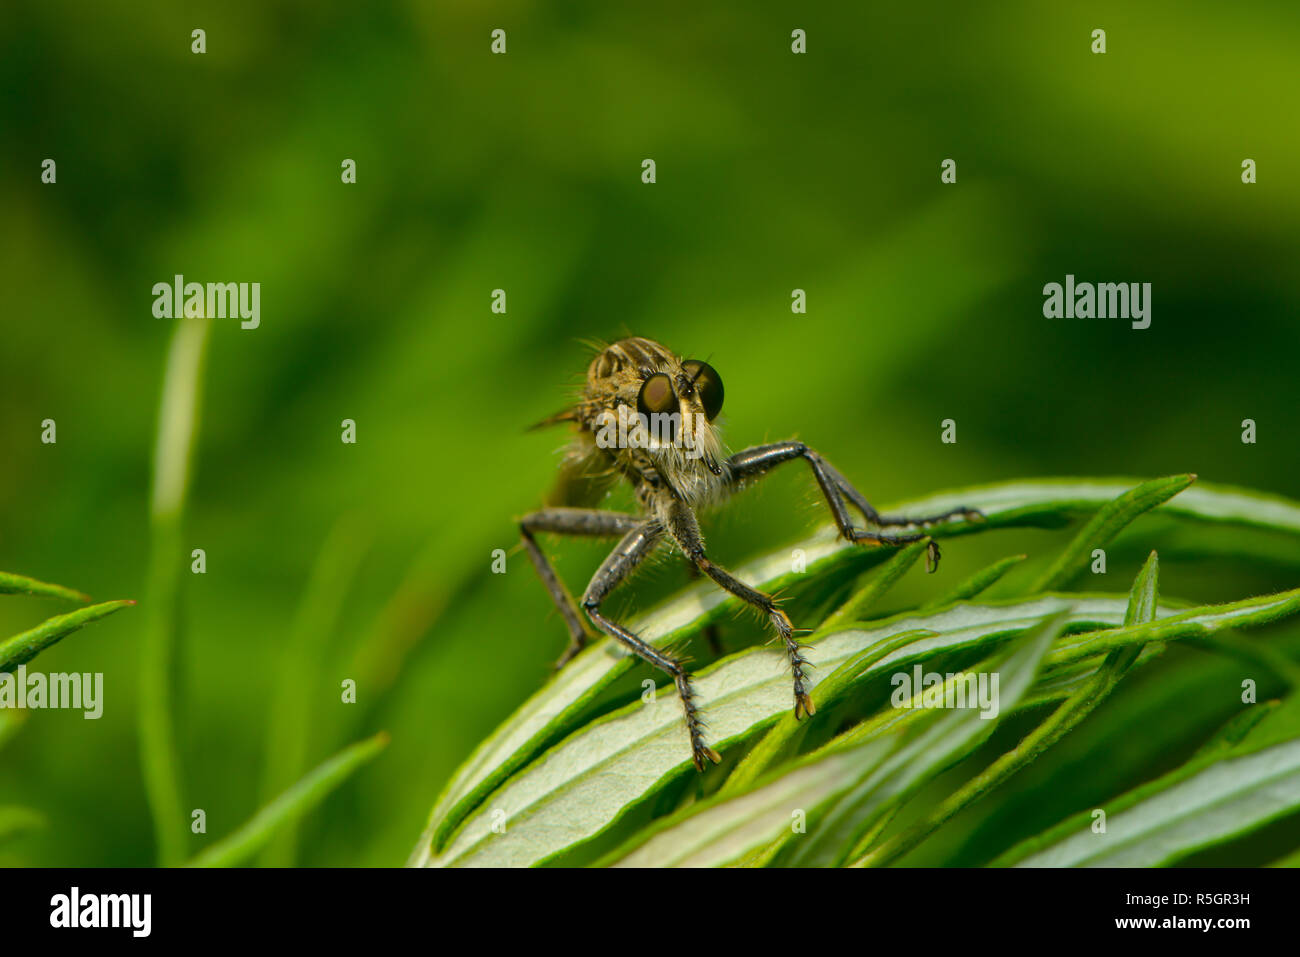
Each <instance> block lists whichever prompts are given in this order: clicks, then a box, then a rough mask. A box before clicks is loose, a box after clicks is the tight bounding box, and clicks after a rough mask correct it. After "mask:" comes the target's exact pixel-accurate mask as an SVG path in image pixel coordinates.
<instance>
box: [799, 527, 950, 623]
mask: <svg viewBox="0 0 1300 957" xmlns="http://www.w3.org/2000/svg"><path fill="white" fill-rule="evenodd" d="M928 543H929V539H923V540H921V541H919V542H913V543H912V544H911V545H908V546H906V547H905V548H900V549H899V550H898V551H897V552H895V553H894V554H893V555H892V556H891V557H890V559H889V561H887V562H885V564H884V567H882V568H881V569H880V570H879V571H878V572H875V573H873V574H872V576H871V578H870V580H869V581H868V582H867V584H866V585H864V586H863V587H862V588H859V589H858V590H857V591H856V592H854V593H853V594H852V595H850V596H849V599H848V600H847V601H846V602H844V604H843V605H841V606H840V607H839V608H837V609H835V610H834V611H833V612H831V613H830V614H829V615H827V616H826V620H825V621H823V622H822V625H821V627H820V628H819V629H818V631H832V630H834V629H835V628H838V627H840V626H842V625H847V624H849V623H850V622H854V621H861V620H862V619H863V617H864V616H865V615H866V612H867V609H869V608H870V607H871V606H872V605H874V604H875V603H876V602H877V601H879V600H880V597H881V596H882V595H884V594H885V593H886V592H887V591H889V589H890V588H892V587H893V586H894V583H895V582H896V581H898V580H899V579H900V578H902V577H903V576H904V575H905V574H907V571H908V569H910V568H911V567H912V566H913V565H915V564H916V561H917V559H918V558H920V557H921V555H922V554H924V553H925V550H926V547H927V545H928Z"/></svg>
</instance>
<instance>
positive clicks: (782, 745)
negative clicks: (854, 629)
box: [719, 552, 938, 795]
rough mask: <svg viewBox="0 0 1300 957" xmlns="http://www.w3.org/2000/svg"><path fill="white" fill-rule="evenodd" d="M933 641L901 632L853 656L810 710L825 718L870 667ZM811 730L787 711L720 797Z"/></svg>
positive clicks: (743, 787) (815, 695)
mask: <svg viewBox="0 0 1300 957" xmlns="http://www.w3.org/2000/svg"><path fill="white" fill-rule="evenodd" d="M918 554H919V552H918ZM935 637H938V635H937V634H936V633H935V632H933V631H926V630H924V629H918V630H915V631H904V632H901V633H900V634H898V635H895V636H894V637H893V638H890V639H887V640H885V641H880V642H877V643H876V644H873V645H871V646H870V647H868V648H864V649H863V650H862V651H860V652H858V653H857V654H855V655H853V656H852V657H851V658H849V659H848V660H847V661H845V662H844V663H843V664H842V665H840V666H839V667H838V668H836V669H835V670H834V671H833V672H831V673H830V674H829V675H827V676H826V678H825V679H824V680H822V681H819V682H818V683H817V685H816V687H814V688H813V690H812V699H813V706H814V707H815V708H816V709H817V713H818V714H822V715H825V714H826V713H827V711H829V709H830V706H831V705H832V704H834V703H835V702H836V701H837V700H838V699H840V698H843V697H844V696H846V695H847V694H848V693H849V692H850V691H851V690H852V689H853V688H854V687H856V686H857V684H858V683H859V682H860V680H861V678H862V676H863V675H864V674H866V673H868V672H869V670H870V668H871V666H872V665H873V664H875V663H876V662H877V661H879V660H880V659H881V658H883V657H885V656H886V655H888V654H891V653H892V652H894V651H897V650H899V649H902V648H904V647H906V646H907V645H910V644H912V643H913V642H914V641H916V640H918V639H920V638H935ZM823 720H825V719H824V718H823ZM810 727H812V722H811V721H809V720H807V719H800V718H797V717H795V714H794V712H793V711H787V712H786V713H785V714H784V715H782V716H781V718H780V720H779V721H777V723H776V724H775V725H774V726H773V727H772V730H771V731H769V732H768V733H767V734H766V735H764V736H763V740H762V741H760V742H759V743H758V744H756V745H755V746H754V747H753V748H752V749H751V750H750V752H749V753H748V754H747V755H745V757H744V758H743V759H742V760H741V762H740V764H739V765H738V766H737V768H736V770H735V771H733V772H732V773H731V775H730V776H729V777H728V778H727V780H726V783H725V784H723V786H722V788H721V789H720V791H719V793H720V794H723V795H728V794H735V793H740V792H742V791H747V790H749V788H750V786H751V785H753V784H754V783H755V782H756V781H757V780H758V779H759V778H760V777H762V775H763V773H764V772H765V771H767V770H768V769H769V768H773V767H775V766H776V765H777V764H779V763H780V762H781V761H783V760H785V759H786V758H788V757H790V756H792V755H793V754H794V752H795V749H796V747H797V745H798V743H799V742H800V741H801V740H802V739H803V737H804V733H805V732H806V731H807V730H808V729H809V728H810Z"/></svg>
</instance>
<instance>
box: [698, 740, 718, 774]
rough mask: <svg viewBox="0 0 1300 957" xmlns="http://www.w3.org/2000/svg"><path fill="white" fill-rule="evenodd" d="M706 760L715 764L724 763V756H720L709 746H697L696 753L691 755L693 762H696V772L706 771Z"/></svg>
mask: <svg viewBox="0 0 1300 957" xmlns="http://www.w3.org/2000/svg"><path fill="white" fill-rule="evenodd" d="M705 758H708V759H709V760H710V761H712V762H713V763H714V764H721V763H722V755H720V754H718V752H717V751H714V750H713V749H712V748H711V747H709V746H708V745H707V744H697V745H696V746H695V749H694V751H693V752H692V754H691V760H693V761H694V762H695V770H697V771H703V770H704V759H705Z"/></svg>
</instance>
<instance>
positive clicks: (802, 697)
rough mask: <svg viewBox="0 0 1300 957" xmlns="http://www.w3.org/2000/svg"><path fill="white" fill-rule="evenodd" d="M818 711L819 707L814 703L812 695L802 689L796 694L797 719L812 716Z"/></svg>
mask: <svg viewBox="0 0 1300 957" xmlns="http://www.w3.org/2000/svg"><path fill="white" fill-rule="evenodd" d="M816 713H817V708H816V707H815V706H814V705H813V701H812V697H811V696H810V695H809V694H808V693H807V692H806V691H801V692H799V693H798V694H796V695H795V696H794V718H795V720H796V721H798V720H799V719H800V718H802V717H809V718H811V717H812V716H813V715H815V714H816Z"/></svg>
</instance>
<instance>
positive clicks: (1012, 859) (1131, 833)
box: [994, 695, 1300, 867]
mask: <svg viewBox="0 0 1300 957" xmlns="http://www.w3.org/2000/svg"><path fill="white" fill-rule="evenodd" d="M1252 707H1257V706H1252ZM1213 742H1214V743H1213V744H1212V746H1210V747H1207V748H1205V749H1203V750H1202V751H1200V752H1198V753H1197V754H1195V755H1193V756H1192V758H1191V759H1190V760H1189V761H1187V762H1186V763H1185V764H1183V765H1182V766H1181V767H1179V768H1176V769H1174V770H1173V771H1170V772H1169V773H1168V774H1166V775H1163V776H1162V777H1160V778H1157V779H1156V780H1154V781H1149V782H1147V783H1146V784H1143V785H1141V786H1139V787H1137V788H1134V789H1133V790H1131V791H1129V792H1128V793H1126V794H1123V795H1121V796H1120V797H1118V798H1115V799H1113V800H1111V801H1108V802H1106V804H1104V805H1102V807H1101V810H1104V811H1105V814H1106V819H1105V829H1104V830H1094V827H1095V821H1096V818H1095V814H1094V811H1093V810H1092V809H1089V810H1085V811H1083V812H1081V813H1079V814H1077V815H1074V816H1073V817H1070V818H1067V819H1066V820H1065V821H1062V822H1061V823H1060V824H1058V825H1056V826H1055V827H1053V828H1050V829H1048V830H1047V831H1045V832H1044V833H1042V834H1040V835H1038V836H1037V837H1033V838H1030V839H1028V840H1026V841H1022V842H1021V843H1020V844H1017V845H1016V846H1015V847H1013V848H1011V849H1010V850H1009V851H1007V852H1006V853H1005V854H1003V855H1002V856H1001V857H999V858H998V859H997V860H996V861H994V865H995V866H1009V865H1014V866H1018V867H1160V866H1165V865H1169V864H1173V863H1176V862H1177V861H1178V859H1179V858H1182V857H1185V856H1186V855H1188V854H1190V853H1192V852H1193V851H1196V850H1200V849H1202V848H1205V847H1210V846H1213V845H1214V844H1218V843H1221V842H1223V841H1226V840H1230V839H1232V838H1234V837H1237V836H1238V835H1241V834H1245V833H1249V832H1250V831H1253V830H1255V829H1257V828H1259V827H1262V826H1263V825H1265V824H1267V823H1268V822H1270V821H1272V820H1275V819H1276V818H1278V817H1281V816H1283V815H1286V814H1290V813H1293V812H1294V811H1295V810H1296V809H1298V808H1300V696H1297V695H1292V696H1291V697H1289V698H1287V699H1286V700H1285V701H1284V702H1283V703H1282V704H1281V705H1280V706H1278V707H1274V708H1270V709H1268V710H1267V713H1265V714H1264V716H1263V717H1262V719H1260V720H1258V721H1250V720H1248V719H1247V720H1243V719H1242V718H1241V717H1240V716H1239V717H1238V718H1236V719H1234V720H1233V721H1230V722H1229V723H1228V725H1227V726H1226V727H1225V728H1224V729H1223V731H1221V732H1220V733H1219V734H1218V735H1216V736H1215V738H1214V739H1213ZM1234 742H1235V743H1234Z"/></svg>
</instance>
